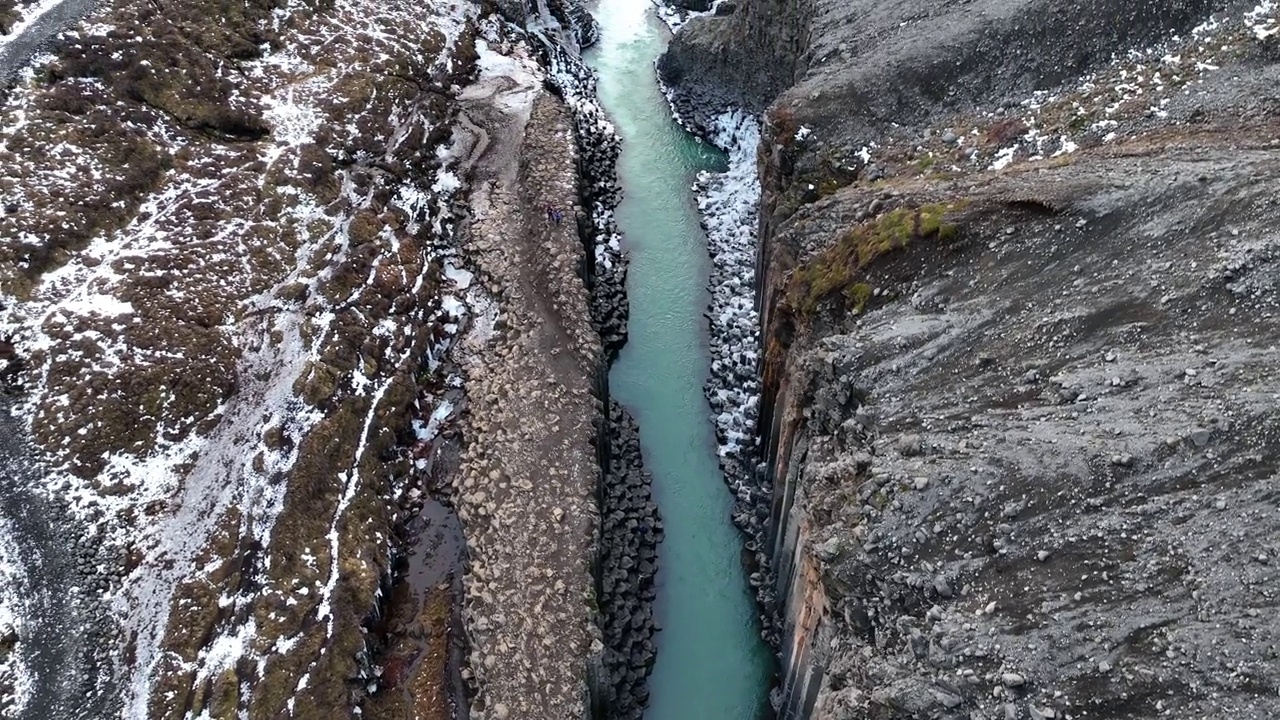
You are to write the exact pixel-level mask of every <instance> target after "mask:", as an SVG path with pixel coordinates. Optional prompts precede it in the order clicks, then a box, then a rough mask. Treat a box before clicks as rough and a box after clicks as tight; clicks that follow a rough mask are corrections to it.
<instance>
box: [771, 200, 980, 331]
mask: <svg viewBox="0 0 1280 720" xmlns="http://www.w3.org/2000/svg"><path fill="white" fill-rule="evenodd" d="M958 208H959V205H958V204H940V203H938V204H930V205H922V206H920V207H917V208H909V207H900V208H896V209H894V210H890V211H889V212H887V213H884V214H882V215H880V216H879V217H877V218H876V219H874V220H871V221H868V222H865V223H863V224H861V225H858V226H857V227H855V228H853V229H852V230H850V231H848V232H847V233H845V234H844V235H843V236H842V237H841V238H840V239H839V240H838V241H837V242H836V243H835V244H833V245H832V246H831V247H829V248H827V249H826V250H824V251H823V252H822V253H820V254H819V255H818V256H817V257H814V258H813V259H812V260H810V261H809V262H808V263H807V264H806V265H804V266H802V267H799V268H796V270H795V271H794V272H793V273H792V275H791V278H790V280H789V281H788V287H787V302H788V305H789V306H790V308H791V309H792V311H793V312H795V313H797V314H798V315H800V316H801V317H810V316H812V315H813V314H815V313H816V312H817V311H818V309H819V308H820V307H822V306H823V304H824V303H826V302H828V301H829V300H831V299H833V298H839V299H840V300H842V302H841V303H840V306H839V308H838V309H840V310H845V311H851V312H854V313H860V312H862V311H863V310H864V309H866V306H867V303H868V302H870V300H871V297H872V289H871V286H870V285H868V284H867V283H865V282H862V281H861V280H860V278H861V277H862V276H863V275H864V273H865V270H866V269H867V268H868V267H870V266H871V265H872V264H873V263H874V262H875V261H876V260H877V259H879V258H880V257H882V256H884V255H886V254H888V253H890V252H893V251H894V250H898V249H901V248H904V247H906V246H907V245H909V244H910V243H911V242H912V241H915V240H922V239H927V238H937V239H940V240H951V239H953V238H954V237H955V235H956V226H955V225H954V224H952V223H949V222H947V221H946V217H947V215H948V213H951V212H954V211H955V210H957V209H958Z"/></svg>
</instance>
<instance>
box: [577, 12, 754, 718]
mask: <svg viewBox="0 0 1280 720" xmlns="http://www.w3.org/2000/svg"><path fill="white" fill-rule="evenodd" d="M595 15H596V17H597V19H598V20H599V22H600V29H601V37H600V41H599V43H598V44H597V45H596V46H595V47H594V48H593V49H592V50H591V51H590V52H588V53H587V56H586V57H587V60H588V62H589V63H590V64H591V65H592V66H593V67H594V68H595V69H596V70H597V71H598V72H599V75H600V82H599V88H598V90H599V95H600V99H601V102H602V103H603V105H604V107H605V109H606V110H607V111H608V112H609V113H610V116H611V118H612V120H613V121H614V123H615V124H616V125H617V129H618V132H619V134H620V135H621V136H622V139H623V150H622V157H621V159H620V161H619V167H618V172H619V178H620V182H621V185H622V188H623V191H624V199H623V201H622V204H621V205H620V206H619V207H618V210H617V219H618V224H619V227H620V228H621V230H622V231H623V234H624V236H625V238H626V247H627V250H628V252H629V253H630V257H631V264H630V274H629V276H628V280H627V293H628V299H629V301H630V336H629V339H628V341H627V344H626V346H625V347H624V348H623V350H622V353H621V355H620V356H619V358H618V361H617V363H616V364H615V365H614V368H613V371H612V375H611V377H610V388H611V392H612V394H613V396H614V397H616V398H617V399H618V400H619V401H620V402H621V403H622V404H623V405H625V406H626V407H627V408H628V409H629V410H630V411H631V413H632V414H633V415H634V417H635V418H636V420H637V421H638V422H639V425H640V434H641V441H642V450H643V455H644V463H645V466H646V468H647V469H648V470H649V471H650V472H652V473H653V490H654V495H655V497H656V499H657V501H658V504H659V507H660V508H661V512H662V517H663V521H664V523H665V528H666V538H665V540H664V541H663V544H662V546H661V548H660V549H659V558H660V562H659V572H658V598H657V604H656V615H657V618H658V623H659V626H660V627H661V628H662V631H661V632H660V633H659V634H658V655H657V662H656V665H655V667H654V670H653V675H652V676H651V677H650V680H649V690H650V706H649V710H648V712H647V713H646V718H649V719H650V720H689V719H691V718H697V719H698V720H756V719H757V718H760V717H765V716H767V712H768V709H767V708H768V703H767V702H766V694H767V691H768V688H769V684H770V678H771V674H772V670H773V667H772V663H773V659H772V654H771V652H770V650H769V648H768V646H767V645H766V644H765V643H764V642H763V641H762V640H761V639H760V635H759V626H758V623H757V619H756V606H755V601H754V600H753V598H752V595H751V593H750V591H749V589H748V586H747V581H746V572H745V570H744V569H743V564H742V556H743V550H742V537H741V536H740V535H739V533H738V531H737V530H736V529H735V528H734V526H733V523H732V522H731V520H730V512H731V509H732V497H731V496H730V493H729V491H728V489H727V487H726V486H725V484H724V481H723V478H722V476H721V472H720V469H719V466H718V464H717V458H716V443H715V436H714V433H713V429H712V425H711V422H710V418H709V409H708V405H707V401H706V398H705V397H704V395H703V391H702V388H703V384H704V383H705V382H706V379H707V375H708V372H709V368H710V362H711V361H710V354H709V350H708V339H707V322H706V320H705V318H704V316H703V313H704V312H705V311H706V309H707V305H708V301H709V296H708V293H707V291H706V284H707V277H708V272H709V266H710V261H709V259H708V255H707V247H706V238H705V236H704V234H703V232H702V230H701V228H700V227H699V225H698V212H697V207H696V205H695V202H694V197H693V193H692V192H691V190H690V187H691V185H692V183H693V181H694V177H695V175H696V173H697V172H698V171H700V170H708V169H723V167H724V158H723V156H722V155H721V154H720V153H719V152H718V151H716V150H715V149H714V148H712V147H710V146H709V145H706V144H702V143H699V142H698V141H697V140H696V139H694V138H693V137H692V136H690V135H688V134H687V133H685V132H684V131H683V130H681V129H680V127H679V126H678V125H676V124H675V122H674V121H672V119H671V115H670V110H669V108H668V105H667V102H666V100H665V98H664V97H663V96H662V93H661V92H660V91H659V89H658V86H657V81H656V78H655V73H654V67H653V62H654V60H655V59H656V58H657V57H658V55H659V54H660V53H661V52H662V51H663V49H664V48H665V45H666V43H667V41H668V38H669V33H668V31H667V29H666V27H665V26H664V25H662V23H661V22H660V21H659V20H658V19H657V18H656V17H655V16H654V14H653V6H652V4H651V3H650V2H649V0H600V3H599V5H598V7H597V9H596V12H595Z"/></svg>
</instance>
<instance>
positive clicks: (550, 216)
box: [547, 205, 556, 222]
mask: <svg viewBox="0 0 1280 720" xmlns="http://www.w3.org/2000/svg"><path fill="white" fill-rule="evenodd" d="M547 221H548V222H555V221H556V208H555V206H554V205H548V206H547Z"/></svg>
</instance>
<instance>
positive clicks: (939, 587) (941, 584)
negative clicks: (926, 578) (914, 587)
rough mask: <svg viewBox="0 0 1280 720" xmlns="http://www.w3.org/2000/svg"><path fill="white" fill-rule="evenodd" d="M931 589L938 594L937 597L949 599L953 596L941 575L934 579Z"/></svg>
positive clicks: (949, 585)
mask: <svg viewBox="0 0 1280 720" xmlns="http://www.w3.org/2000/svg"><path fill="white" fill-rule="evenodd" d="M933 589H934V590H936V591H937V592H938V595H940V596H942V597H944V598H950V597H952V596H953V595H954V594H955V592H954V591H953V590H952V589H951V583H949V582H947V579H946V578H945V577H943V576H941V575H939V576H938V577H936V578H934V580H933Z"/></svg>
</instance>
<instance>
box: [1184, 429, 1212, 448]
mask: <svg viewBox="0 0 1280 720" xmlns="http://www.w3.org/2000/svg"><path fill="white" fill-rule="evenodd" d="M1210 437H1212V433H1210V432H1209V431H1208V430H1205V429H1204V428H1196V429H1195V430H1192V431H1191V432H1190V433H1188V434H1187V439H1188V440H1190V441H1191V444H1192V445H1195V446H1196V447H1204V446H1205V445H1208V444H1209V438H1210Z"/></svg>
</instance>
